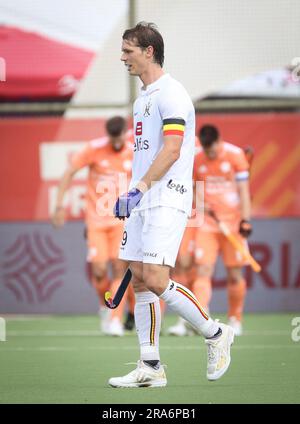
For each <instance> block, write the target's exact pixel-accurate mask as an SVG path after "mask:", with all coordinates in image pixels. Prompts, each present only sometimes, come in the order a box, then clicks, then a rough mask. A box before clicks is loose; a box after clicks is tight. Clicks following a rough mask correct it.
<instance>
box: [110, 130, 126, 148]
mask: <svg viewBox="0 0 300 424" xmlns="http://www.w3.org/2000/svg"><path fill="white" fill-rule="evenodd" d="M125 142H126V131H123V132H122V133H121V134H120V135H119V136H118V137H111V138H110V143H111V147H112V148H113V150H115V151H116V152H118V151H119V150H121V149H123V147H124V145H125Z"/></svg>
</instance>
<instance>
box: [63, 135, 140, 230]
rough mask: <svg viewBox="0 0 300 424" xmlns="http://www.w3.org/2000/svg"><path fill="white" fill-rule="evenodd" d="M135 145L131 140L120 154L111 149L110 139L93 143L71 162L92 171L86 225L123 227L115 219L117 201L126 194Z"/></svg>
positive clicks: (100, 139) (93, 141) (89, 174)
mask: <svg viewBox="0 0 300 424" xmlns="http://www.w3.org/2000/svg"><path fill="white" fill-rule="evenodd" d="M132 146H133V144H132V140H131V137H130V136H129V137H128V141H127V142H126V144H125V146H124V147H123V149H122V150H120V151H115V150H113V148H112V147H111V144H110V142H109V139H108V137H102V138H99V139H96V140H92V141H90V142H89V143H88V144H87V146H86V147H85V149H83V150H82V151H81V152H79V153H76V154H74V155H73V156H72V158H71V164H72V165H73V166H74V167H75V168H77V169H81V168H84V167H86V166H87V167H88V168H89V173H88V180H87V193H86V224H87V225H88V227H89V228H103V227H109V226H113V225H118V224H119V223H120V221H119V220H117V219H116V218H115V217H114V216H113V207H114V204H115V202H116V199H117V197H118V196H119V195H120V194H122V193H124V192H126V191H127V189H128V185H129V182H130V178H131V168H132V156H133V147H132Z"/></svg>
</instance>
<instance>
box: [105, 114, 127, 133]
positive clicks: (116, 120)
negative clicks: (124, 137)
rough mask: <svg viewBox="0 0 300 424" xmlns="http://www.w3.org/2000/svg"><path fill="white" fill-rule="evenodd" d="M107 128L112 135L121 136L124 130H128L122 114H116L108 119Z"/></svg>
mask: <svg viewBox="0 0 300 424" xmlns="http://www.w3.org/2000/svg"><path fill="white" fill-rule="evenodd" d="M105 128H106V132H107V134H108V135H110V136H111V137H119V135H120V134H121V133H122V132H123V131H126V129H127V123H126V120H125V119H124V118H123V117H122V116H114V117H113V118H110V119H108V121H106V125H105Z"/></svg>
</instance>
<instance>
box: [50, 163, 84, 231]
mask: <svg viewBox="0 0 300 424" xmlns="http://www.w3.org/2000/svg"><path fill="white" fill-rule="evenodd" d="M77 171H78V168H77V167H75V166H73V165H70V166H69V167H68V168H67V169H66V171H65V172H64V174H63V176H62V178H61V180H60V182H59V184H58V189H57V196H56V205H55V209H54V212H53V215H52V217H51V221H52V224H53V225H54V227H56V228H59V227H62V226H63V225H64V223H65V209H64V207H63V201H64V197H65V193H66V191H67V189H68V187H69V185H70V184H71V181H72V179H73V177H74V175H75V174H76V172H77Z"/></svg>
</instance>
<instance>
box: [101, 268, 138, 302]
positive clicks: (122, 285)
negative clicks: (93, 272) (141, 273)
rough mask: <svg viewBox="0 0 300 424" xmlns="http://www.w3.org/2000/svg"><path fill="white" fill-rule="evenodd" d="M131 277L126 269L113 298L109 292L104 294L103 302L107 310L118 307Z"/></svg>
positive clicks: (130, 273)
mask: <svg viewBox="0 0 300 424" xmlns="http://www.w3.org/2000/svg"><path fill="white" fill-rule="evenodd" d="M131 277H132V272H131V271H130V269H129V268H128V269H127V271H126V272H125V274H124V276H123V278H122V281H121V283H120V286H119V288H118V290H117V292H116V294H115V296H114V298H113V297H112V294H111V293H110V292H109V291H107V292H106V293H105V296H104V302H105V305H106V306H107V307H108V308H110V309H115V308H117V307H118V306H119V304H120V302H121V300H122V299H123V296H124V293H125V291H126V289H127V287H128V284H129V283H130V280H131Z"/></svg>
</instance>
